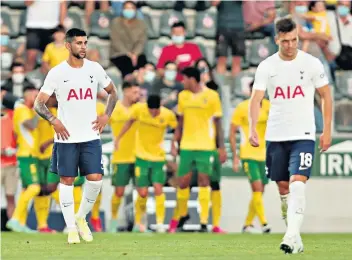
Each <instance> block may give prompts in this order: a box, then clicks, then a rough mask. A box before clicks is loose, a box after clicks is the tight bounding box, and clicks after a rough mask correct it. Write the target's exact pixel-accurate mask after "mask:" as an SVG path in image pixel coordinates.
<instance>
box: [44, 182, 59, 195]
mask: <svg viewBox="0 0 352 260" xmlns="http://www.w3.org/2000/svg"><path fill="white" fill-rule="evenodd" d="M46 189H47V191H48V192H49V194H50V193H53V192H54V191H56V189H57V184H56V183H53V184H48V185H46Z"/></svg>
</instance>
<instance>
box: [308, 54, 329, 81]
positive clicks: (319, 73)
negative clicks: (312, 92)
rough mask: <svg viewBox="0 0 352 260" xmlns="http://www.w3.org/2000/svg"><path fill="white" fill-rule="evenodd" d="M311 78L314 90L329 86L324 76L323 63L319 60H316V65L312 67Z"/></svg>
mask: <svg viewBox="0 0 352 260" xmlns="http://www.w3.org/2000/svg"><path fill="white" fill-rule="evenodd" d="M313 68H314V70H313V77H312V81H313V84H314V87H315V88H321V87H324V86H325V85H328V84H329V79H328V77H327V76H326V73H325V69H324V65H323V63H321V61H320V60H318V59H316V64H315V66H314V67H313Z"/></svg>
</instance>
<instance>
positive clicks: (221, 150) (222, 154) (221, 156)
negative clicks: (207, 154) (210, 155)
mask: <svg viewBox="0 0 352 260" xmlns="http://www.w3.org/2000/svg"><path fill="white" fill-rule="evenodd" d="M218 152H219V159H220V162H221V163H224V162H226V160H227V153H226V149H225V148H219V149H218Z"/></svg>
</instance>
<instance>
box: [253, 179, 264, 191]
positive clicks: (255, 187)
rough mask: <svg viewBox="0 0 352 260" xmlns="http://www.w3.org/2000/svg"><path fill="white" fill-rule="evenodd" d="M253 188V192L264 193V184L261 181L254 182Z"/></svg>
mask: <svg viewBox="0 0 352 260" xmlns="http://www.w3.org/2000/svg"><path fill="white" fill-rule="evenodd" d="M251 186H252V191H253V192H263V184H262V182H261V181H254V182H252V184H251Z"/></svg>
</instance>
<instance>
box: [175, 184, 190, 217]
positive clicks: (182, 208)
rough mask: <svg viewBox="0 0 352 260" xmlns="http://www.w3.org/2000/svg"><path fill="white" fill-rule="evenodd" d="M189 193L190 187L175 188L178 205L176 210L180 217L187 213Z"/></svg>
mask: <svg viewBox="0 0 352 260" xmlns="http://www.w3.org/2000/svg"><path fill="white" fill-rule="evenodd" d="M190 194H191V190H190V188H189V187H188V188H186V189H180V188H179V189H178V190H177V205H178V211H179V215H180V216H181V217H183V216H186V215H187V213H188V205H187V203H188V200H189V197H190Z"/></svg>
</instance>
